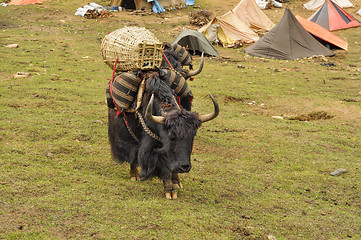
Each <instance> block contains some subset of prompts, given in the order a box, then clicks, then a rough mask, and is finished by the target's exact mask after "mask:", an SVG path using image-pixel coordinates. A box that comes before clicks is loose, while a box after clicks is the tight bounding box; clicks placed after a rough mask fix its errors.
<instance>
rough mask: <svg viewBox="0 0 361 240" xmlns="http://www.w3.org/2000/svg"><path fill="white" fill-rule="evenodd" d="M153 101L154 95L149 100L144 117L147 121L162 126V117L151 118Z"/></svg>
mask: <svg viewBox="0 0 361 240" xmlns="http://www.w3.org/2000/svg"><path fill="white" fill-rule="evenodd" d="M153 101H154V94H152V97H151V98H150V100H149V103H148V106H147V109H146V110H145V117H146V118H147V119H148V121H150V122H153V123H157V124H162V125H163V124H164V117H161V116H153V114H152V112H153Z"/></svg>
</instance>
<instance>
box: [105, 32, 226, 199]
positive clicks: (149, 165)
mask: <svg viewBox="0 0 361 240" xmlns="http://www.w3.org/2000/svg"><path fill="white" fill-rule="evenodd" d="M101 54H102V57H103V59H104V62H105V63H106V64H107V65H108V66H109V67H110V68H111V69H112V70H113V75H112V78H111V80H110V82H109V84H108V86H107V88H106V98H107V104H108V120H109V126H108V136H109V142H110V146H111V152H112V156H113V158H114V159H115V160H116V161H118V162H120V163H122V162H124V161H126V162H128V163H130V177H131V179H132V180H139V179H144V180H145V179H148V178H152V177H159V178H160V179H161V180H163V184H164V194H165V196H166V197H167V198H168V199H175V198H177V193H176V190H175V189H176V188H182V184H181V182H180V179H179V177H178V173H184V172H189V171H190V169H191V161H190V157H191V153H192V147H193V140H194V137H195V135H196V133H197V129H198V128H199V127H200V126H201V124H202V123H203V122H206V121H210V120H212V119H214V118H215V117H217V115H218V113H219V108H218V104H217V102H216V101H215V99H214V98H213V97H212V96H210V97H211V100H212V102H213V106H214V111H213V112H211V113H208V114H203V115H200V114H198V113H195V112H191V105H192V100H193V94H192V92H191V89H190V87H189V85H188V83H187V79H191V78H192V77H193V76H195V75H197V74H199V73H201V71H202V69H203V63H204V57H203V54H202V58H201V62H200V64H199V67H198V68H197V69H193V64H192V57H191V55H190V54H189V52H188V51H187V50H186V49H185V48H183V47H182V46H180V45H178V44H175V43H173V44H169V43H160V42H159V41H158V39H157V38H156V37H155V36H154V35H153V34H152V33H151V32H150V31H149V30H147V29H145V28H140V27H125V28H121V29H118V30H116V31H114V32H111V33H109V34H108V35H106V36H105V37H104V39H103V41H102V44H101ZM185 66H187V68H184V67H185ZM138 166H140V169H141V171H140V172H139V171H138Z"/></svg>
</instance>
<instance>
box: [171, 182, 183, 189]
mask: <svg viewBox="0 0 361 240" xmlns="http://www.w3.org/2000/svg"><path fill="white" fill-rule="evenodd" d="M173 186H174V188H183V185H182V184H181V183H175V184H174V185H173Z"/></svg>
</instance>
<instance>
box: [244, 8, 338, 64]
mask: <svg viewBox="0 0 361 240" xmlns="http://www.w3.org/2000/svg"><path fill="white" fill-rule="evenodd" d="M244 51H245V52H246V53H248V54H250V55H252V56H257V57H265V58H275V59H287V60H295V59H299V58H305V57H310V56H317V55H323V56H333V55H335V53H334V52H332V51H331V50H329V49H327V48H326V47H324V46H323V45H322V44H320V43H319V42H318V41H317V40H316V39H315V38H314V37H313V36H312V35H311V34H310V33H308V32H307V31H306V29H304V28H303V27H302V25H301V24H300V23H299V22H298V21H297V19H296V17H295V16H294V15H293V14H292V12H291V10H289V9H288V8H286V10H285V12H284V14H283V17H282V19H281V21H280V22H279V23H278V24H277V25H276V26H275V27H274V28H272V29H271V31H269V32H268V33H267V34H265V35H264V36H263V37H262V38H261V39H260V40H258V41H257V42H256V43H254V44H252V45H251V46H249V47H247V48H246V49H245V50H244Z"/></svg>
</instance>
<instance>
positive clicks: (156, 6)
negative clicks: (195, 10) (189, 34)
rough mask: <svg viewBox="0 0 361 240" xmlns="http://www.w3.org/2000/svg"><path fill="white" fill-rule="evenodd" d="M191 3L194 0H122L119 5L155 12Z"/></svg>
mask: <svg viewBox="0 0 361 240" xmlns="http://www.w3.org/2000/svg"><path fill="white" fill-rule="evenodd" d="M193 4H194V1H185V0H122V1H121V4H120V6H121V7H122V8H124V9H135V10H147V9H152V10H153V12H155V13H162V12H165V11H166V10H174V9H178V8H184V7H186V6H187V5H193Z"/></svg>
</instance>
